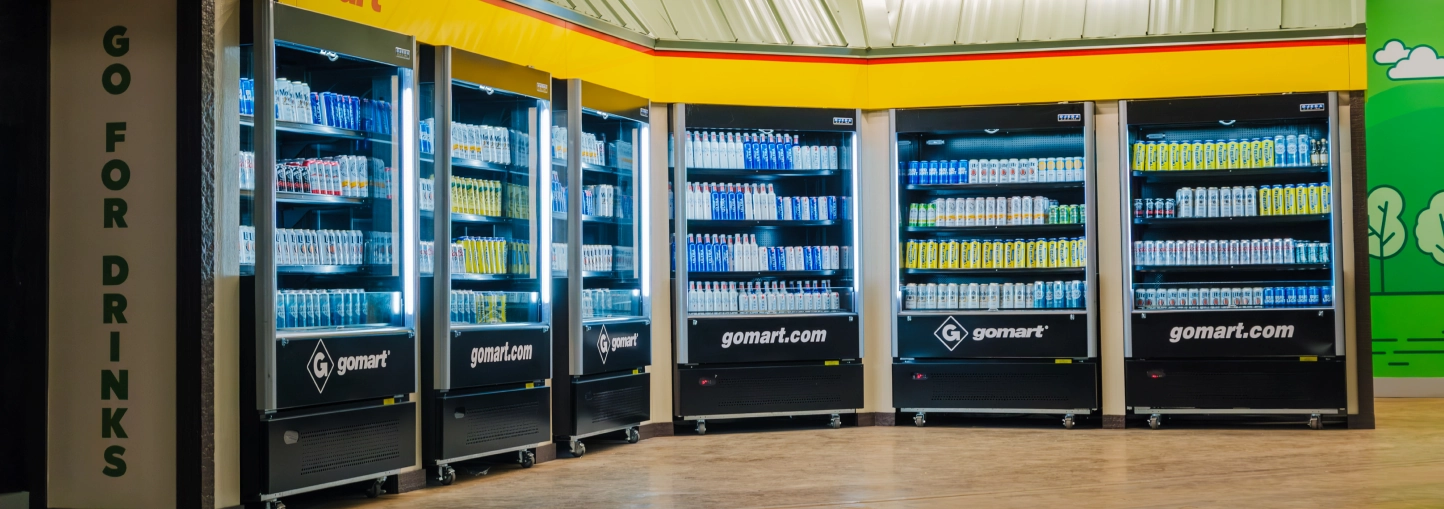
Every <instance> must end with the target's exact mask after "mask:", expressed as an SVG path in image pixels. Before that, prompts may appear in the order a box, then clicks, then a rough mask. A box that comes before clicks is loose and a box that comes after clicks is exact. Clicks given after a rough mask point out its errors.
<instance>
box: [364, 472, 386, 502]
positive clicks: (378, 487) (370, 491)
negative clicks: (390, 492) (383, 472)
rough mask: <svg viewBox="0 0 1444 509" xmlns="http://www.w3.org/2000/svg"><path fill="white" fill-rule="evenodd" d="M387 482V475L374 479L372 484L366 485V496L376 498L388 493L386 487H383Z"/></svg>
mask: <svg viewBox="0 0 1444 509" xmlns="http://www.w3.org/2000/svg"><path fill="white" fill-rule="evenodd" d="M385 483H386V478H385V477H380V478H377V479H375V480H372V481H371V483H370V484H367V485H366V498H376V497H379V496H381V495H382V494H384V493H386V488H384V487H382V485H383V484H385Z"/></svg>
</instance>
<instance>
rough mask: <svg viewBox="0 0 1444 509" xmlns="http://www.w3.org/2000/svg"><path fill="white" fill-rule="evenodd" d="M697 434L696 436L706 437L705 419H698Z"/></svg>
mask: <svg viewBox="0 0 1444 509" xmlns="http://www.w3.org/2000/svg"><path fill="white" fill-rule="evenodd" d="M697 434H698V435H706V434H707V420H706V419H698V420H697Z"/></svg>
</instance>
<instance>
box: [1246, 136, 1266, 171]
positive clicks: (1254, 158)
mask: <svg viewBox="0 0 1444 509" xmlns="http://www.w3.org/2000/svg"><path fill="white" fill-rule="evenodd" d="M1248 149H1249V163H1248V167H1249V168H1263V167H1264V164H1263V159H1264V152H1263V140H1261V139H1259V138H1254V139H1251V140H1249V141H1248Z"/></svg>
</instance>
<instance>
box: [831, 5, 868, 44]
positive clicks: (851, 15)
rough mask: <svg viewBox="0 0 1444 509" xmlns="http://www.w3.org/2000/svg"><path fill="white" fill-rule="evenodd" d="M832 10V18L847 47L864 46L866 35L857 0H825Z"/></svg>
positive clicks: (860, 8)
mask: <svg viewBox="0 0 1444 509" xmlns="http://www.w3.org/2000/svg"><path fill="white" fill-rule="evenodd" d="M825 1H826V2H827V8H828V9H829V10H831V11H832V19H833V21H836V22H837V29H838V30H839V31H841V32H842V40H843V41H846V42H847V45H848V47H852V48H866V47H867V35H866V31H865V28H864V25H863V22H862V6H861V5H859V3H858V1H857V0H825Z"/></svg>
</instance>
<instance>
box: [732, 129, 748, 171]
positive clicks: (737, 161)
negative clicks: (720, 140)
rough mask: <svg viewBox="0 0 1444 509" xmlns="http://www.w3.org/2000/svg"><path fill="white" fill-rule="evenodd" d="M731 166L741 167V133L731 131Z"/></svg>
mask: <svg viewBox="0 0 1444 509" xmlns="http://www.w3.org/2000/svg"><path fill="white" fill-rule="evenodd" d="M731 154H732V168H734V169H741V168H742V167H743V166H746V165H745V164H743V153H742V133H732V150H731Z"/></svg>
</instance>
